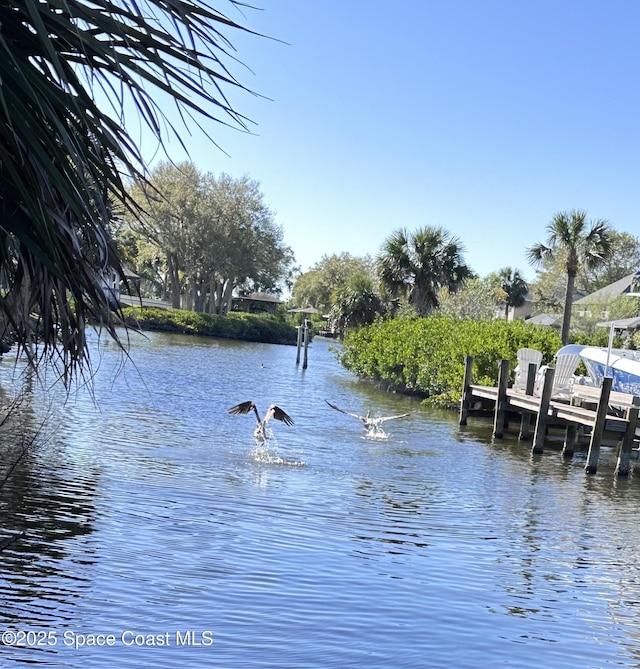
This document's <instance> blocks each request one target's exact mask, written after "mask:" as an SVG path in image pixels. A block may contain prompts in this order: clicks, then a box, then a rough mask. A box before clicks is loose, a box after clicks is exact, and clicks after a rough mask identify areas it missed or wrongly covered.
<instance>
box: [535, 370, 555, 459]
mask: <svg viewBox="0 0 640 669" xmlns="http://www.w3.org/2000/svg"><path fill="white" fill-rule="evenodd" d="M555 373H556V370H555V367H547V369H546V370H545V373H544V385H543V387H542V396H541V397H540V408H539V409H538V417H537V419H536V431H535V432H534V435H533V446H532V448H531V453H532V454H538V453H542V451H543V450H544V439H545V437H546V436H547V423H548V421H549V403H550V402H551V391H552V390H553V377H554V375H555Z"/></svg>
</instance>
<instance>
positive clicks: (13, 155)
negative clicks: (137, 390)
mask: <svg viewBox="0 0 640 669" xmlns="http://www.w3.org/2000/svg"><path fill="white" fill-rule="evenodd" d="M228 2H229V4H230V6H233V5H235V4H240V3H236V2H235V0H228ZM0 25H1V26H2V34H1V36H0V81H1V82H2V85H1V86H0V277H1V288H2V290H1V291H0V320H1V321H2V322H3V323H4V325H3V326H0V337H1V336H2V335H3V332H2V328H3V327H4V328H5V330H11V331H12V336H13V337H14V339H15V340H16V341H17V344H18V345H19V346H21V347H22V348H23V349H24V350H25V351H26V352H27V354H28V355H31V356H32V360H33V361H34V362H37V361H39V360H42V359H48V360H53V361H55V362H58V363H61V368H62V374H63V376H64V378H65V379H67V380H68V378H69V377H68V375H69V373H70V372H72V371H73V370H76V369H77V368H78V367H82V363H83V362H86V361H87V359H88V358H87V349H86V343H85V339H84V327H85V324H86V322H87V321H88V320H89V319H93V320H97V321H100V322H101V323H102V324H103V326H106V327H107V329H108V330H109V332H110V333H111V335H112V336H113V337H114V338H116V339H117V333H116V330H115V318H114V316H113V314H112V312H111V310H110V308H109V300H108V296H106V295H105V293H104V291H103V289H102V283H103V281H102V277H103V275H104V274H106V273H108V272H110V271H112V270H115V271H116V272H117V273H118V274H119V275H120V277H122V278H123V273H122V268H121V266H120V262H119V260H118V257H117V255H116V251H115V246H114V243H113V241H112V239H111V236H110V235H109V222H110V219H111V218H112V216H113V213H114V207H116V208H120V209H123V210H131V209H134V208H135V205H134V203H133V202H132V201H131V200H130V198H129V195H128V194H127V188H126V182H127V180H128V179H129V178H134V177H135V178H144V173H145V168H144V160H143V156H142V155H141V154H140V151H139V149H138V147H137V146H136V143H135V141H134V140H133V139H132V137H131V136H130V135H129V134H128V132H127V130H126V129H125V128H124V120H125V109H127V110H128V111H127V114H128V115H129V114H130V113H131V112H130V109H131V107H130V106H129V105H128V102H129V101H133V103H135V107H134V108H136V109H137V113H138V116H139V118H140V119H141V120H142V123H143V124H145V125H146V126H148V128H149V130H150V132H151V133H152V134H153V135H155V137H156V139H157V140H158V142H159V144H160V145H161V146H163V145H164V144H163V142H164V140H165V133H167V132H172V133H173V134H175V136H176V137H177V138H178V140H180V137H179V134H178V132H177V131H176V129H175V128H174V127H173V126H172V125H171V123H170V122H169V121H168V120H167V119H166V117H165V115H164V113H163V104H165V102H164V100H159V99H158V98H157V93H158V92H161V93H163V94H165V95H168V96H169V98H170V99H172V101H173V102H175V104H176V106H177V107H178V109H179V110H180V112H181V117H182V118H191V119H192V120H193V119H196V118H197V116H198V115H200V117H201V118H205V119H212V120H214V121H219V122H223V123H228V124H231V125H234V126H236V127H241V128H245V127H246V124H245V119H244V118H243V117H242V116H240V115H239V114H237V113H236V112H235V111H234V110H233V109H232V108H231V106H230V104H229V103H228V102H227V100H226V98H225V95H224V93H223V89H224V88H227V87H236V88H242V86H241V85H240V84H239V83H238V82H237V81H236V80H235V79H234V78H233V77H232V75H231V74H230V73H229V71H228V70H227V68H226V67H225V65H224V62H223V61H224V60H227V59H229V60H231V59H233V55H231V50H232V48H231V45H230V43H229V42H228V41H227V39H226V38H225V37H224V35H223V32H221V31H223V30H225V31H226V30H227V29H231V30H234V29H242V28H241V27H240V26H239V25H238V24H236V23H235V22H234V21H232V20H231V19H229V18H228V17H227V16H225V15H224V14H222V13H220V12H218V11H217V10H215V9H213V8H212V7H211V5H210V4H209V1H208V0H171V2H167V1H166V0H48V1H47V2H42V1H41V0H0ZM242 30H244V29H242ZM96 91H100V93H101V96H102V97H103V99H102V101H97V100H96V97H95V96H94V92H96ZM104 99H106V100H108V104H107V103H105V102H104ZM165 99H166V98H165ZM195 122H197V121H195ZM33 314H36V320H37V323H36V325H37V328H34V327H33ZM36 330H37V332H38V338H37V340H36V339H35V335H34V332H35V331H36Z"/></svg>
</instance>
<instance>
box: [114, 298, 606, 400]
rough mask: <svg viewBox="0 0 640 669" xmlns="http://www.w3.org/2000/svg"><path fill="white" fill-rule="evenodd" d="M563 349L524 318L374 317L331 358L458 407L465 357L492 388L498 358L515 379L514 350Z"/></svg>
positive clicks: (129, 319) (262, 325)
mask: <svg viewBox="0 0 640 669" xmlns="http://www.w3.org/2000/svg"><path fill="white" fill-rule="evenodd" d="M123 317H124V323H125V324H126V325H128V326H131V327H133V328H139V329H141V330H155V331H160V332H174V333H176V334H186V335H196V336H203V337H219V338H223V339H236V340H241V341H252V342H261V343H266V344H284V345H294V346H295V345H296V343H297V330H296V326H295V325H294V324H293V323H292V322H291V321H290V320H289V319H288V318H287V316H285V315H283V314H279V315H269V314H249V313H245V312H230V313H229V314H228V315H226V316H218V315H216V314H205V313H197V312H194V311H185V310H182V309H156V308H152V307H143V308H140V307H125V308H124V309H123ZM602 337H604V339H603V341H600V339H601V338H602ZM602 337H592V338H589V341H588V342H587V341H581V342H579V343H583V344H587V343H589V344H591V345H594V346H603V345H606V337H607V333H606V332H604V331H603V332H602ZM561 346H562V342H561V339H560V335H559V333H558V332H557V331H556V330H553V329H551V328H544V327H540V326H536V325H529V324H527V322H526V321H523V320H516V321H505V320H499V319H498V320H473V319H470V318H457V317H453V316H441V315H430V316H426V317H423V318H418V317H398V318H394V319H390V320H383V319H379V320H378V321H376V322H375V323H373V324H371V325H367V326H363V327H361V328H358V329H354V330H348V331H347V333H346V334H345V337H344V339H343V341H342V342H341V350H338V349H336V355H337V358H338V360H339V362H340V363H341V364H342V365H343V366H344V367H345V368H346V369H348V370H349V371H350V372H352V373H353V374H355V375H356V376H357V377H358V378H360V379H362V380H366V381H369V382H371V383H373V384H374V385H376V386H378V387H380V388H383V389H384V390H386V391H390V392H398V393H403V394H406V395H413V396H416V397H420V398H422V400H423V402H424V403H425V404H428V405H430V406H434V407H439V408H444V409H457V408H458V407H459V402H460V396H461V393H462V383H463V376H464V359H465V356H467V355H472V356H473V358H474V361H473V378H474V381H475V383H479V384H482V385H488V386H492V385H495V384H496V383H497V381H498V369H499V365H500V360H502V359H506V360H509V362H510V369H511V374H512V375H513V373H514V369H515V366H516V364H517V353H518V349H519V348H527V347H529V348H536V349H538V350H539V351H541V352H542V354H543V361H542V362H543V364H549V363H551V362H552V361H553V357H554V355H555V354H556V352H557V351H558V350H559V349H560V348H561Z"/></svg>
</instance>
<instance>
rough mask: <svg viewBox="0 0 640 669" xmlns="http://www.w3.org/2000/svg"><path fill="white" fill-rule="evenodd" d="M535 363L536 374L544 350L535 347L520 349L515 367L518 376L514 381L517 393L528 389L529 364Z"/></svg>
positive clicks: (514, 388)
mask: <svg viewBox="0 0 640 669" xmlns="http://www.w3.org/2000/svg"><path fill="white" fill-rule="evenodd" d="M531 363H533V364H534V365H535V366H536V372H535V373H536V374H537V373H538V369H539V367H540V365H541V364H542V352H541V351H538V349H535V348H519V349H518V366H517V367H516V369H515V372H516V378H515V381H514V382H513V390H515V391H516V392H517V393H524V392H525V391H526V389H527V378H528V376H529V365H530V364H531Z"/></svg>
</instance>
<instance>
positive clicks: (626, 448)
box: [615, 398, 639, 476]
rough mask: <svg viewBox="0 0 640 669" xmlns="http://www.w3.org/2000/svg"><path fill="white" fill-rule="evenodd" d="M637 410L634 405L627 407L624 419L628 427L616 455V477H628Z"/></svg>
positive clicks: (636, 422) (636, 423) (636, 424)
mask: <svg viewBox="0 0 640 669" xmlns="http://www.w3.org/2000/svg"><path fill="white" fill-rule="evenodd" d="M634 399H635V398H634ZM638 410H639V407H638V405H637V404H634V406H631V407H629V408H628V409H627V411H626V414H625V418H626V419H627V421H628V425H627V429H626V430H625V433H624V437H623V438H622V444H621V445H620V453H619V454H618V462H617V464H616V472H615V473H616V476H629V460H630V459H631V450H632V449H633V440H634V439H635V435H636V427H637V426H638Z"/></svg>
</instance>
